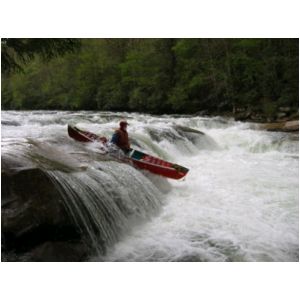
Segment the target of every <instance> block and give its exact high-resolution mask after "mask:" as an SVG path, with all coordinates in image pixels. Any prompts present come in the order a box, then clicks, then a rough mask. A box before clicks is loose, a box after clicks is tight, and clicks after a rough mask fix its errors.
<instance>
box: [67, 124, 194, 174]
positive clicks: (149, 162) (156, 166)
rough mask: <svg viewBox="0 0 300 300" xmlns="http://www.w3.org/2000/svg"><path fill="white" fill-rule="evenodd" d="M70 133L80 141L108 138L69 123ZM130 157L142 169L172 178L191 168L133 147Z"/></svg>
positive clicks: (104, 139) (98, 140)
mask: <svg viewBox="0 0 300 300" xmlns="http://www.w3.org/2000/svg"><path fill="white" fill-rule="evenodd" d="M68 133H69V136H70V137H71V138H73V139H74V140H76V141H79V142H96V141H97V142H102V143H103V144H105V143H106V142H107V139H106V138H105V137H100V136H99V135H97V134H94V133H91V132H88V131H84V130H81V129H79V128H77V127H75V126H71V125H68ZM128 158H129V159H130V161H132V163H133V164H134V165H135V166H137V167H138V168H140V169H144V170H148V171H149V172H151V173H154V174H157V175H161V176H164V177H168V178H172V179H180V178H183V177H184V176H185V175H186V174H187V173H188V171H189V169H187V168H185V167H182V166H180V165H177V164H173V163H170V162H167V161H164V160H162V159H160V158H157V157H154V156H151V155H148V154H146V153H143V152H141V151H138V150H134V149H131V151H130V152H129V154H128Z"/></svg>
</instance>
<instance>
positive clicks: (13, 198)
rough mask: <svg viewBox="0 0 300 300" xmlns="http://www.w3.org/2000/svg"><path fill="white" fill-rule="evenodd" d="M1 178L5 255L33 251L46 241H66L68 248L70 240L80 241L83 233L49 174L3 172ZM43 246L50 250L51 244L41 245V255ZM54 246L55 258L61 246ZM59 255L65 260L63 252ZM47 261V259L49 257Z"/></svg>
mask: <svg viewBox="0 0 300 300" xmlns="http://www.w3.org/2000/svg"><path fill="white" fill-rule="evenodd" d="M1 181H2V188H1V197H2V200H1V226H2V227H1V244H2V245H1V246H2V247H1V248H2V253H4V256H5V255H6V254H5V253H9V252H14V253H17V254H18V255H21V254H22V253H30V252H31V251H32V249H34V248H37V247H38V248H39V247H40V245H43V244H45V243H47V242H49V243H53V242H60V245H61V243H65V248H66V249H67V248H68V247H69V246H68V244H69V243H70V242H76V243H81V240H82V237H81V233H80V232H79V230H78V228H77V226H76V225H75V223H74V222H73V219H72V218H71V217H70V215H69V213H68V211H67V209H66V207H65V205H64V202H63V199H62V197H61V195H60V193H59V192H58V191H57V189H56V187H55V185H54V184H53V182H52V181H51V180H50V178H49V177H48V176H47V173H45V172H44V171H43V170H41V169H38V168H35V169H26V170H21V171H19V172H15V173H11V172H8V171H2V174H1ZM43 249H47V251H49V246H47V247H46V248H39V252H38V253H39V255H40V256H42V254H41V253H42V251H43ZM51 249H52V250H51V251H52V252H53V253H52V254H51V255H52V256H53V257H54V256H55V255H54V252H55V249H58V247H52V248H51ZM51 251H50V252H51ZM80 252H82V251H80ZM62 253H67V251H66V252H62ZM46 254H47V253H45V255H46ZM59 257H60V259H63V258H62V257H63V254H61V256H59ZM72 257H73V258H74V256H72ZM65 259H68V256H66V257H65ZM44 260H47V258H46V256H45V258H44Z"/></svg>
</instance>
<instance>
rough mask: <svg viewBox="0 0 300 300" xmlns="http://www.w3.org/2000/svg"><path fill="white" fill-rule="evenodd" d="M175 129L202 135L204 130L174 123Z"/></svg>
mask: <svg viewBox="0 0 300 300" xmlns="http://www.w3.org/2000/svg"><path fill="white" fill-rule="evenodd" d="M175 129H176V130H178V131H183V132H191V133H198V134H201V135H204V132H202V131H200V130H196V129H193V128H190V127H186V126H180V125H176V126H175Z"/></svg>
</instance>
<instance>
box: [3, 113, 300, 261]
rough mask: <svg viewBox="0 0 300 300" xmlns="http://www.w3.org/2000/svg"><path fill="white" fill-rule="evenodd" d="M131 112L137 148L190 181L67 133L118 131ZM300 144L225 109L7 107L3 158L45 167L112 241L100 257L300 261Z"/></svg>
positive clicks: (92, 232)
mask: <svg viewBox="0 0 300 300" xmlns="http://www.w3.org/2000/svg"><path fill="white" fill-rule="evenodd" d="M123 117H126V118H127V119H128V120H129V123H130V126H129V128H128V131H129V135H130V137H131V142H132V144H133V146H134V147H136V148H139V149H140V150H143V151H145V152H148V153H149V154H153V155H156V156H160V157H162V158H164V159H167V160H169V161H173V162H175V163H179V164H181V165H183V166H186V167H187V168H189V169H190V172H189V173H188V175H187V177H186V179H185V180H184V181H167V180H166V179H163V178H161V177H159V176H155V175H149V174H147V173H146V172H141V171H140V170H136V169H134V168H132V167H131V166H129V165H126V164H120V163H119V162H116V161H114V160H113V159H107V158H105V157H103V156H101V155H100V154H99V153H98V152H99V151H98V150H97V149H98V148H97V146H96V145H95V144H90V145H88V144H82V143H78V142H76V141H73V140H71V139H70V138H68V136H67V130H66V129H67V127H66V124H67V123H70V122H71V123H72V124H77V126H78V127H79V128H82V129H86V130H89V131H91V132H94V133H98V134H101V135H105V136H106V137H109V136H111V134H112V133H113V130H114V129H115V128H116V127H117V122H118V120H119V119H120V118H123ZM185 127H189V128H193V129H195V130H199V131H202V132H204V133H205V135H203V134H201V133H197V132H193V131H191V130H188V129H186V128H185ZM298 145H299V143H298V135H295V134H289V133H270V132H266V131H259V130H257V126H256V125H255V124H249V123H240V122H234V121H233V120H228V119H223V118H219V117H218V118H205V117H190V116H180V117H178V116H167V115H166V116H161V117H154V116H150V115H143V114H135V113H133V114H126V113H109V112H100V113H95V112H76V113H72V112H44V111H35V112H15V111H10V112H2V166H4V167H5V168H7V167H10V168H14V169H15V170H18V169H21V168H25V167H32V166H33V165H35V166H39V167H42V168H43V169H44V170H45V172H46V173H47V174H48V176H49V177H50V178H51V179H52V180H53V182H54V183H55V185H56V187H57V189H58V190H59V191H60V192H61V194H62V195H63V198H64V203H65V205H66V206H67V207H68V210H69V211H70V212H71V213H72V215H73V218H74V220H75V222H76V223H77V224H78V227H79V228H81V230H83V231H84V232H86V235H87V239H88V241H89V243H90V244H91V245H92V246H94V247H95V248H101V247H102V246H101V245H102V244H103V243H105V244H106V245H108V248H107V249H108V251H107V253H105V254H103V252H101V251H99V253H98V254H97V255H95V256H93V257H91V260H94V261H297V260H298V259H299V231H298V228H299V204H298V194H299V178H298V171H299V155H298V153H299V149H298Z"/></svg>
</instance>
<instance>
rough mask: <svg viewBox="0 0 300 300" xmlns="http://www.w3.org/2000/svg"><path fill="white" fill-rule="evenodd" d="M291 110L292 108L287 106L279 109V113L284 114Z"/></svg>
mask: <svg viewBox="0 0 300 300" xmlns="http://www.w3.org/2000/svg"><path fill="white" fill-rule="evenodd" d="M291 110H292V108H291V107H289V106H285V107H279V111H281V112H284V113H287V112H290V111H291Z"/></svg>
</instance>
